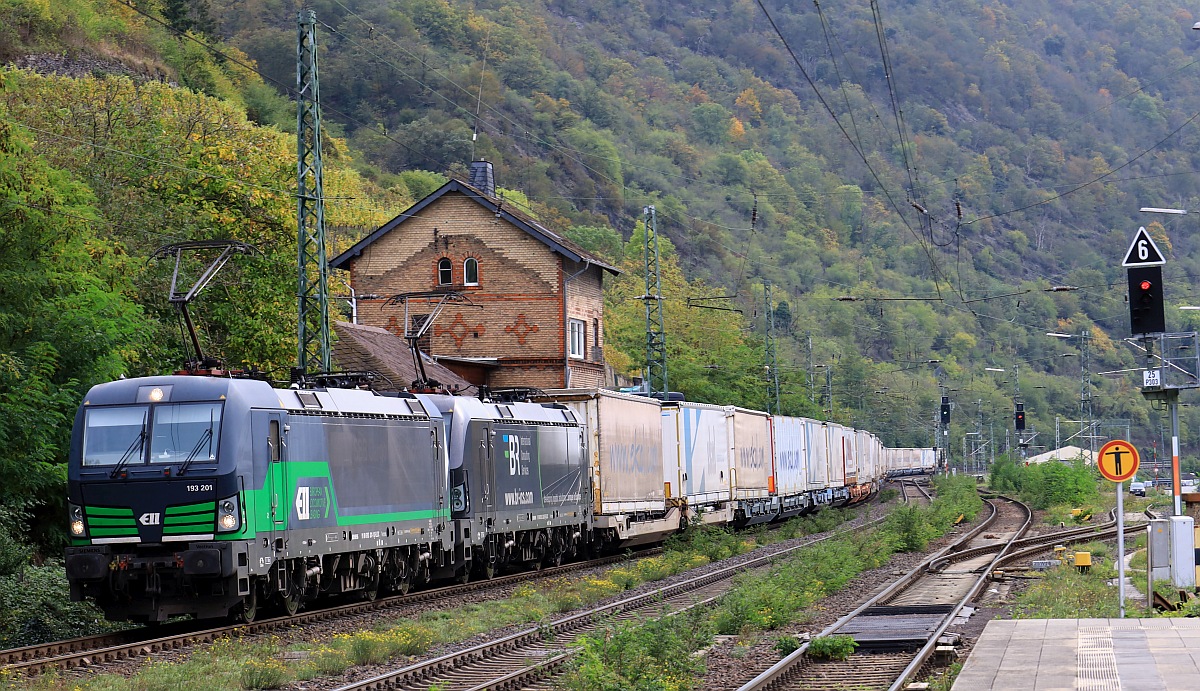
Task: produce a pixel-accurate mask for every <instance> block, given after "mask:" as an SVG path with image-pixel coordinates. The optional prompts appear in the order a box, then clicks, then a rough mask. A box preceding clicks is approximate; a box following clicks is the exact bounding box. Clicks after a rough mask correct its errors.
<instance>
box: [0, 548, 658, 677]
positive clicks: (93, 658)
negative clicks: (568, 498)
mask: <svg viewBox="0 0 1200 691" xmlns="http://www.w3.org/2000/svg"><path fill="white" fill-rule="evenodd" d="M661 551H662V549H661V548H654V549H650V550H644V551H641V552H637V553H635V554H634V555H633V556H632V557H630V556H626V555H613V556H608V557H601V558H600V559H594V560H590V561H584V562H576V563H572V564H565V565H562V566H557V567H553V568H549V569H543V570H541V571H524V572H521V573H515V574H509V575H506V576H500V577H498V578H493V579H491V580H479V581H474V582H472V583H467V584H456V585H450V586H444V587H441V588H434V589H430V590H421V591H416V592H411V593H406V594H404V595H394V596H391V597H386V598H380V599H378V600H374V601H370V602H353V603H349V604H344V605H334V606H332V607H326V608H323V609H318V610H313V611H311V612H303V613H300V614H296V615H294V616H291V617H273V618H270V619H262V620H259V621H254V622H250V623H242V624H232V625H228V626H219V627H214V628H209V629H202V630H199V631H197V630H190V631H185V632H182V633H178V634H171V635H168V636H157V637H154V638H145V639H139V640H133V641H130V640H128V636H129V635H130V634H133V635H134V637H135V638H136V635H137V634H138V633H157V632H156V631H154V629H153V628H141V629H132V630H130V631H125V632H117V633H112V634H101V635H99V636H90V637H88V636H84V637H80V638H74V639H70V640H67V641H57V642H54V643H47V644H41V645H32V646H25V647H22V648H13V649H11V650H5V651H0V663H2V664H0V672H3V673H8V674H12V673H21V674H26V675H32V674H40V673H42V672H45V671H47V670H49V669H76V668H79V667H87V666H91V665H95V664H103V663H108V662H116V661H119V660H124V659H129V658H134V657H141V656H143V655H149V654H152V653H157V652H161V651H164V650H179V649H181V648H186V647H188V646H191V645H195V644H197V643H209V642H212V641H214V640H217V639H219V638H224V637H227V636H231V635H246V634H261V633H266V632H269V631H274V630H278V629H282V628H287V627H292V626H297V625H305V624H314V623H319V622H323V621H331V620H335V619H340V618H343V617H350V616H355V615H359V614H366V613H369V612H374V611H379V610H385V609H392V608H396V607H405V606H408V605H412V604H418V603H423V602H436V601H439V600H446V599H451V598H456V597H459V596H461V595H463V594H465V593H469V592H473V591H477V590H483V589H487V588H493V587H503V586H506V585H511V584H514V583H521V582H524V581H529V580H535V579H538V578H544V577H547V576H554V575H559V574H565V573H570V572H572V571H578V570H582V569H587V568H593V567H596V566H604V565H606V564H613V563H618V562H622V561H627V560H628V559H630V558H640V557H643V556H649V555H653V554H658V553H661ZM122 636H124V637H125V638H124V639H122V638H121V637H122Z"/></svg>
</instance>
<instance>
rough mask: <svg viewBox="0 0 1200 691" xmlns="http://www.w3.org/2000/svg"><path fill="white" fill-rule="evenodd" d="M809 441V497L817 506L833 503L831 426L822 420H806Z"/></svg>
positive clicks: (805, 425)
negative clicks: (830, 455)
mask: <svg viewBox="0 0 1200 691" xmlns="http://www.w3.org/2000/svg"><path fill="white" fill-rule="evenodd" d="M804 427H805V430H806V435H805V437H806V439H807V440H808V461H807V463H808V496H809V498H810V499H811V500H812V501H813V502H814V503H816V504H828V503H830V502H831V501H833V490H832V488H830V486H829V425H828V424H827V423H824V422H821V421H820V420H808V419H806V420H804Z"/></svg>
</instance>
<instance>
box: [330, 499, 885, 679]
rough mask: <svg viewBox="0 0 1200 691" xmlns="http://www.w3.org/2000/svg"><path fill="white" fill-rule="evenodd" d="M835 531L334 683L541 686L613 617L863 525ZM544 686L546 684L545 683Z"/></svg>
mask: <svg viewBox="0 0 1200 691" xmlns="http://www.w3.org/2000/svg"><path fill="white" fill-rule="evenodd" d="M882 520H883V519H882V518H880V519H876V520H874V521H870V522H868V523H865V524H863V525H859V526H855V527H851V528H845V529H843V530H837V531H833V532H831V533H829V534H828V535H825V536H823V537H819V538H814V539H811V540H805V541H804V542H802V543H800V544H797V545H795V546H792V547H788V548H786V549H783V550H779V551H776V552H775V553H773V554H770V555H766V556H762V557H758V558H756V559H752V560H750V561H747V562H743V563H740V564H737V565H735V566H730V567H726V568H723V569H719V570H716V571H712V572H710V573H707V574H705V575H703V576H698V577H695V578H691V579H688V580H685V581H681V582H678V583H674V584H671V585H669V586H665V587H662V588H658V589H655V590H653V591H650V592H647V593H645V594H642V595H639V596H636V597H632V598H627V599H625V600H621V601H619V602H615V603H611V604H609V605H605V606H602V607H597V608H594V609H591V610H588V611H585V612H581V613H578V614H574V615H571V616H568V617H563V618H562V619H558V620H556V621H554V622H551V623H549V624H544V625H541V626H537V627H530V628H528V629H525V630H523V631H520V632H517V633H515V634H512V635H510V636H506V637H505V638H502V639H498V640H494V641H487V642H485V643H482V644H480V645H477V646H474V647H471V648H468V649H466V650H462V651H458V652H454V653H449V654H447V655H443V656H441V657H438V658H435V659H433V660H427V661H423V662H419V663H417V664H414V665H410V666H408V667H404V668H402V669H397V670H393V671H390V672H387V673H384V674H381V675H378V676H375V677H372V678H370V679H364V680H360V681H357V682H355V683H352V684H349V685H346V686H343V687H340V688H339V689H338V691H384V690H388V691H417V690H420V691H424V690H425V689H429V688H438V689H444V690H445V691H451V690H456V691H457V690H465V689H470V690H471V691H483V690H484V689H529V688H543V686H541V684H545V683H546V680H547V679H549V678H551V677H553V676H554V675H555V674H557V673H558V672H559V671H560V670H561V668H562V667H563V666H564V665H565V664H566V663H567V662H568V661H569V660H570V658H571V657H572V656H573V655H574V653H573V651H572V650H571V647H570V646H571V643H572V642H573V641H575V640H576V639H578V638H579V637H581V636H583V635H586V634H587V633H590V632H592V631H595V630H596V629H597V628H599V627H600V626H602V625H606V624H608V623H609V622H613V621H627V620H634V619H646V618H651V617H654V618H658V617H662V616H664V613H666V615H667V616H672V615H675V614H678V613H680V612H683V611H686V610H688V609H690V608H692V607H698V606H704V605H706V604H709V603H711V602H713V601H714V600H716V599H718V598H719V597H720V596H721V595H723V594H724V593H725V592H726V591H728V590H729V588H730V587H732V578H733V576H735V575H737V574H741V573H744V572H745V571H747V570H748V569H755V568H764V567H767V566H769V565H770V564H771V563H772V562H774V561H776V560H778V559H779V558H781V557H783V556H786V555H787V554H790V553H792V552H794V551H796V550H798V549H801V548H804V547H808V546H811V545H813V544H816V543H818V542H822V541H824V540H828V539H831V538H834V537H838V536H840V535H844V534H845V533H847V532H852V531H856V530H861V529H862V528H863V527H864V526H865V525H871V524H875V523H878V522H879V521H882ZM544 688H552V687H551V686H545V687H544Z"/></svg>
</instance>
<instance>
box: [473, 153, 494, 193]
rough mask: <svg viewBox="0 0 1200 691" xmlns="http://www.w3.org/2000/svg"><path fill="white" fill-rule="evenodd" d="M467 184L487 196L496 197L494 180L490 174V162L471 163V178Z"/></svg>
mask: <svg viewBox="0 0 1200 691" xmlns="http://www.w3.org/2000/svg"><path fill="white" fill-rule="evenodd" d="M468 182H470V183H471V187H474V188H475V189H477V190H479V191H481V192H483V193H484V194H486V195H487V196H489V197H494V196H496V178H495V176H494V175H493V174H492V164H491V162H489V161H471V177H470V179H469V180H468Z"/></svg>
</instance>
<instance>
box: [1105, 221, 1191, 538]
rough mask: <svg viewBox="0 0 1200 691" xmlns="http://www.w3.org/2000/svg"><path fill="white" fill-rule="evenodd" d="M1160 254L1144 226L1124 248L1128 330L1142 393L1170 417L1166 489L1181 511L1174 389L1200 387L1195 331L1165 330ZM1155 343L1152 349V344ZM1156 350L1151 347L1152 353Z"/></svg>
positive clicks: (1163, 260) (1179, 512) (1176, 394)
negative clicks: (1141, 359)
mask: <svg viewBox="0 0 1200 691" xmlns="http://www.w3.org/2000/svg"><path fill="white" fill-rule="evenodd" d="M1166 263H1167V262H1166V258H1165V255H1163V253H1162V251H1161V250H1159V249H1158V245H1157V244H1155V242H1154V239H1153V238H1151V237H1150V234H1149V233H1147V232H1146V229H1145V228H1138V231H1137V233H1136V234H1135V235H1134V236H1133V242H1132V243H1130V245H1129V249H1128V250H1127V251H1126V252H1125V260H1124V261H1123V262H1121V264H1122V266H1124V267H1126V269H1127V270H1128V273H1127V276H1128V280H1129V330H1130V332H1131V335H1132V336H1133V337H1134V338H1135V339H1137V340H1139V341H1141V343H1142V345H1141V348H1142V350H1143V351H1144V352H1145V355H1146V369H1145V371H1144V372H1142V395H1143V396H1145V397H1146V398H1147V399H1148V400H1151V401H1154V402H1155V404H1156V405H1160V406H1165V407H1166V408H1167V409H1168V411H1169V414H1170V416H1171V493H1172V495H1173V496H1174V499H1175V501H1174V507H1173V508H1174V510H1173V512H1172V513H1173V514H1174V515H1176V516H1180V515H1182V514H1183V506H1182V502H1181V498H1180V481H1179V392H1180V390H1182V389H1194V388H1196V387H1198V386H1200V353H1198V352H1197V350H1196V348H1197V345H1198V343H1197V338H1196V332H1195V331H1192V332H1188V333H1166V330H1167V323H1166V316H1165V311H1164V298H1165V291H1164V285H1163V279H1162V267H1163V265H1164V264H1166ZM1156 346H1157V348H1156ZM1156 350H1157V352H1155V351H1156Z"/></svg>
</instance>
